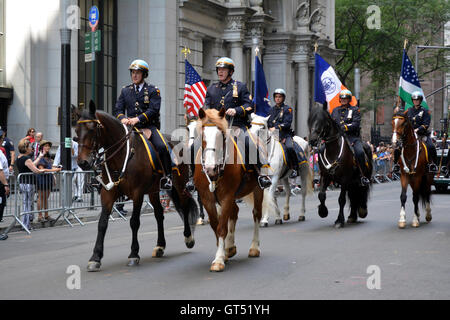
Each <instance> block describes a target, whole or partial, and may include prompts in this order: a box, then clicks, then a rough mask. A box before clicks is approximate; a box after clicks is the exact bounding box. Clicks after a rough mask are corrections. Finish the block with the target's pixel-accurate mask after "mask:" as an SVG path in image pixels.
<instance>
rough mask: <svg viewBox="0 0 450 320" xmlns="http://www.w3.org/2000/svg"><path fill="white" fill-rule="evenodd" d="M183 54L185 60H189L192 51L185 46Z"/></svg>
mask: <svg viewBox="0 0 450 320" xmlns="http://www.w3.org/2000/svg"><path fill="white" fill-rule="evenodd" d="M181 52H182V53H184V59H187V55H188V54H190V53H191V49H189V48H188V47H186V46H184V49H183V50H181Z"/></svg>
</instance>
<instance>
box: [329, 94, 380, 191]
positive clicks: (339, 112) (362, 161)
mask: <svg viewBox="0 0 450 320" xmlns="http://www.w3.org/2000/svg"><path fill="white" fill-rule="evenodd" d="M351 100H352V93H351V91H350V90H347V89H344V90H342V91H341V92H340V93H339V102H340V103H341V105H340V106H339V107H337V108H335V109H334V110H333V112H332V113H331V117H332V118H333V120H334V121H335V122H336V123H337V124H338V125H339V126H340V127H341V130H342V131H343V132H344V134H345V136H346V138H347V140H348V142H349V143H350V144H351V146H352V148H353V150H354V156H355V158H356V162H357V165H358V167H359V168H360V171H361V175H362V176H361V185H362V186H368V185H369V184H370V180H369V179H368V178H367V177H366V176H364V168H366V167H367V164H366V157H365V153H364V149H363V145H362V142H361V139H360V129H361V115H360V112H359V108H358V107H354V106H351V105H350V101H351ZM369 161H372V159H369Z"/></svg>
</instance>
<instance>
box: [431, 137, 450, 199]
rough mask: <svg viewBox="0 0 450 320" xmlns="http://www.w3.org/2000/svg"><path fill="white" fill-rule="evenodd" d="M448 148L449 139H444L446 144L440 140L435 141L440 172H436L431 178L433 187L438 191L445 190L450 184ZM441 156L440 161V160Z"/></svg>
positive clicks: (449, 146) (449, 144) (449, 145)
mask: <svg viewBox="0 0 450 320" xmlns="http://www.w3.org/2000/svg"><path fill="white" fill-rule="evenodd" d="M449 148H450V141H446V144H444V143H443V141H442V140H437V141H436V153H437V156H438V163H437V165H438V166H439V168H440V173H438V174H436V175H435V176H434V179H433V184H434V187H435V188H436V191H438V192H445V191H447V188H448V186H449V184H450V176H449V166H450V163H449V157H448V153H449ZM441 158H442V161H441Z"/></svg>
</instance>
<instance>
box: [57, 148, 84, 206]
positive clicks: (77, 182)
mask: <svg viewBox="0 0 450 320" xmlns="http://www.w3.org/2000/svg"><path fill="white" fill-rule="evenodd" d="M71 158H72V171H75V173H74V174H73V177H72V190H73V192H74V197H73V198H72V201H73V202H83V186H84V173H83V170H82V169H81V168H80V167H79V166H78V163H77V158H78V142H76V141H75V140H74V139H72V156H71ZM60 164H61V146H59V147H58V151H57V152H56V155H55V161H54V162H53V166H54V167H57V166H59V165H60Z"/></svg>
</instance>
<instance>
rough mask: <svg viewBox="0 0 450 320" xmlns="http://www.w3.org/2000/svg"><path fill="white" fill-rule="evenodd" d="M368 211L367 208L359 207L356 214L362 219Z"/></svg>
mask: <svg viewBox="0 0 450 320" xmlns="http://www.w3.org/2000/svg"><path fill="white" fill-rule="evenodd" d="M368 213H369V211H368V210H367V208H359V209H358V216H359V217H360V218H361V219H364V218H365V217H367V214H368Z"/></svg>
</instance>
